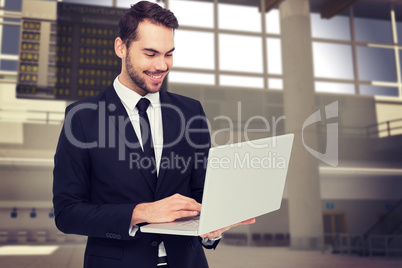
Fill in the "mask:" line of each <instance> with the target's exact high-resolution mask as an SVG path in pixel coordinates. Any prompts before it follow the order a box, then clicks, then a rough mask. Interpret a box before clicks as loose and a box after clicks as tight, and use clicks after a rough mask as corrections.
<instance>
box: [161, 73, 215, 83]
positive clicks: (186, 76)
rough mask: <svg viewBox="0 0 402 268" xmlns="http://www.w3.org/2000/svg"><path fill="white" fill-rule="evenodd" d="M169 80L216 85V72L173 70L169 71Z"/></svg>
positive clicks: (172, 81) (170, 81) (171, 81)
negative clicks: (203, 72)
mask: <svg viewBox="0 0 402 268" xmlns="http://www.w3.org/2000/svg"><path fill="white" fill-rule="evenodd" d="M168 82H169V83H186V84H200V85H215V75H214V74H202V73H192V72H177V71H171V72H170V73H169V78H168Z"/></svg>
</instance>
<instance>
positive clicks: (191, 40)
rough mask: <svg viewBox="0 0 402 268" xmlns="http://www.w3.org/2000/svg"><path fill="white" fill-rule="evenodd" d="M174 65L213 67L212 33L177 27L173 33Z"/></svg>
mask: <svg viewBox="0 0 402 268" xmlns="http://www.w3.org/2000/svg"><path fill="white" fill-rule="evenodd" d="M175 48H176V49H175V51H174V53H173V59H174V64H173V66H175V67H187V68H198V69H210V70H212V69H214V68H215V50H214V34H213V33H206V32H195V31H186V30H180V29H178V30H177V31H176V33H175Z"/></svg>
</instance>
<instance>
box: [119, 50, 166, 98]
mask: <svg viewBox="0 0 402 268" xmlns="http://www.w3.org/2000/svg"><path fill="white" fill-rule="evenodd" d="M126 69H127V73H128V75H129V76H130V78H131V81H132V82H133V84H134V86H137V87H139V88H140V89H142V90H144V91H145V92H147V93H156V92H158V91H159V89H160V87H161V86H162V83H161V85H159V88H158V90H156V91H152V90H151V89H150V88H149V87H148V86H147V84H146V83H145V80H144V79H143V78H141V77H140V74H139V73H138V72H137V71H135V70H134V66H133V64H132V63H131V60H130V57H129V56H128V55H127V56H126ZM166 71H167V70H166ZM166 71H162V72H159V73H165V72H166Z"/></svg>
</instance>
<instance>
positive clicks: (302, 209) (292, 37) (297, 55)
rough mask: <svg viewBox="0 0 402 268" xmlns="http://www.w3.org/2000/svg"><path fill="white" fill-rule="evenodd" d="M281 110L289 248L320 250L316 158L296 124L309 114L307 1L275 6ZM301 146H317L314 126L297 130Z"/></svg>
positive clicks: (310, 78) (310, 70) (311, 97)
mask: <svg viewBox="0 0 402 268" xmlns="http://www.w3.org/2000/svg"><path fill="white" fill-rule="evenodd" d="M280 19H281V32H282V61H283V77H284V92H283V93H284V95H283V96H284V111H285V116H286V120H285V122H286V123H285V124H286V126H285V127H286V132H287V133H294V134H295V140H294V147H293V151H292V156H291V160H290V165H289V173H288V179H287V186H286V187H287V191H288V194H289V228H290V236H291V248H293V249H321V248H322V245H323V226H322V209H321V197H320V177H319V172H318V160H317V159H315V158H314V157H313V156H312V155H311V154H310V153H309V152H308V151H307V150H306V149H305V147H304V145H303V139H302V126H303V123H304V121H305V120H306V119H307V118H308V117H309V116H310V115H311V114H313V113H314V112H315V93H314V74H313V56H312V42H311V29H310V6H309V1H308V0H285V1H283V2H282V3H281V4H280ZM303 135H304V142H305V143H306V144H308V146H310V147H312V148H317V133H316V127H315V126H314V125H310V126H309V127H308V128H306V129H305V130H304V131H303Z"/></svg>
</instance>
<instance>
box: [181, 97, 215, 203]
mask: <svg viewBox="0 0 402 268" xmlns="http://www.w3.org/2000/svg"><path fill="white" fill-rule="evenodd" d="M189 128H191V130H190V131H191V132H193V135H191V136H192V137H191V138H190V140H191V141H194V143H193V144H192V145H193V146H194V147H195V150H194V151H195V155H194V166H193V170H192V174H191V192H192V197H193V198H194V199H195V200H197V202H199V203H201V202H202V195H203V189H204V181H205V173H206V167H207V159H208V152H209V148H210V147H211V138H210V134H209V128H208V120H207V118H206V116H205V113H204V110H203V109H202V106H201V104H199V116H198V117H197V119H196V120H194V121H193V122H192V124H189ZM187 130H188V131H189V129H187Z"/></svg>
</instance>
